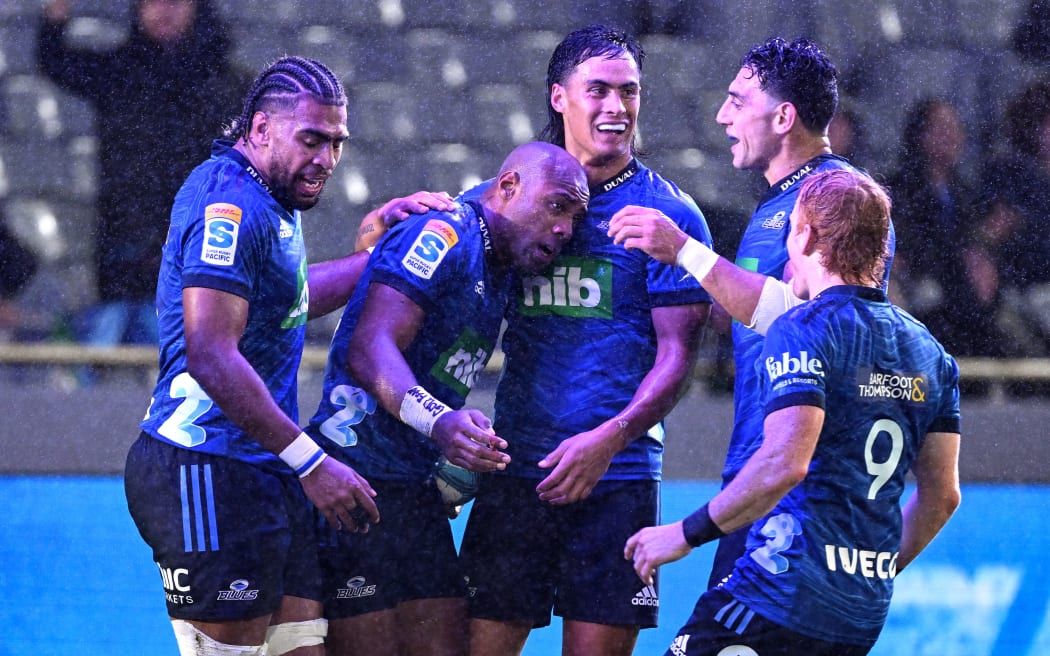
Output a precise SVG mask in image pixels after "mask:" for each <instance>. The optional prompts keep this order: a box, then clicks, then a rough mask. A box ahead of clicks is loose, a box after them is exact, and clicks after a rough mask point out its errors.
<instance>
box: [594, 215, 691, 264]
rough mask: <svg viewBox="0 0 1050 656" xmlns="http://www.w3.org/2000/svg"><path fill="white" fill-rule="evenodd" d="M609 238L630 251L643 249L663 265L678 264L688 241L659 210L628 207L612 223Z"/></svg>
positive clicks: (615, 216) (610, 223)
mask: <svg viewBox="0 0 1050 656" xmlns="http://www.w3.org/2000/svg"><path fill="white" fill-rule="evenodd" d="M608 234H609V236H610V237H612V238H613V242H614V243H617V244H623V247H624V248H626V249H627V250H631V249H634V248H637V249H641V250H643V251H645V252H646V253H648V254H649V255H650V256H651V257H652V258H653V259H655V260H659V261H660V262H663V263H664V264H676V263H677V261H678V251H680V250H682V246H683V245H685V242H686V240H687V239H688V238H689V237H688V235H686V234H685V233H684V232H682V230H681V229H680V228H679V227H678V226H677V225H675V223H674V221H672V220H671V219H669V218H668V217H667V215H665V214H664V213H663V212H661V211H659V210H654V209H651V208H648V207H638V206H637V205H628V206H626V207H624V208H622V209H621V210H620V211H619V212H617V213H616V214H613V217H612V219H611V220H610V221H609V233H608Z"/></svg>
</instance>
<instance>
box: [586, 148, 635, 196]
mask: <svg viewBox="0 0 1050 656" xmlns="http://www.w3.org/2000/svg"><path fill="white" fill-rule="evenodd" d="M640 168H641V166H640V165H639V164H638V160H636V159H635V158H633V157H632V158H631V161H630V162H628V163H627V166H625V167H624V169H623V170H622V171H620V172H619V173H617V174H616V175H614V176H613V177H611V178H609V179H608V180H606V181H605V182H599V183H598V184H596V185H591V200H594V197H595V196H598V195H599V194H604V193H607V192H610V191H612V190H613V189H616V188H617V187H619V186H620V185H622V184H624V183H626V182H627V181H628V180H630V179H631V178H633V177H634V175H635V174H636V173H638V169H640Z"/></svg>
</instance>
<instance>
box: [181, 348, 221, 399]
mask: <svg viewBox="0 0 1050 656" xmlns="http://www.w3.org/2000/svg"><path fill="white" fill-rule="evenodd" d="M223 361H224V360H223V358H222V357H221V356H220V355H219V354H218V353H216V352H215V351H214V350H212V349H200V348H187V349H186V373H188V374H189V375H190V376H191V377H192V378H193V380H195V381H197V383H198V384H199V385H200V386H201V387H202V388H203V389H204V390H205V391H208V390H209V389H211V388H212V387H213V386H214V383H215V381H216V380H217V378H218V376H219V374H220V373H221V371H222V366H223Z"/></svg>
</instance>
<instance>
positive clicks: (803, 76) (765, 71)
mask: <svg viewBox="0 0 1050 656" xmlns="http://www.w3.org/2000/svg"><path fill="white" fill-rule="evenodd" d="M740 66H741V68H747V69H750V70H751V71H752V73H754V74H755V75H757V76H758V82H759V88H761V89H762V91H765V92H766V93H768V94H770V95H771V96H774V97H775V98H777V99H778V100H782V101H786V102H789V103H791V104H792V105H794V106H795V110H796V111H797V112H798V117H799V119H800V120H801V121H802V125H803V126H804V127H805V128H806V129H807V130H809V131H810V132H817V133H822V132H824V131H825V130H827V127H828V124H829V123H831V118H832V116H834V115H835V107H836V106H837V105H838V102H839V91H838V71H837V70H836V69H835V65H834V64H833V63H831V60H830V59H828V56H827V55H826V54H825V53H824V51H823V50H821V49H820V46H818V45H817V44H816V43H814V42H813V41H810V40H809V39H805V38H798V39H795V40H794V41H792V42H791V43H788V42H787V41H786V40H785V39H783V38H781V37H773V38H771V39H769V40H767V41H766V42H765V43H761V44H759V45H757V46H754V47H753V48H751V50H750V51H748V53H747V54H746V55H744V58H743V59H742V60H741V61H740Z"/></svg>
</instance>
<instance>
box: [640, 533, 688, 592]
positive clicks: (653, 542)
mask: <svg viewBox="0 0 1050 656" xmlns="http://www.w3.org/2000/svg"><path fill="white" fill-rule="evenodd" d="M692 550H693V548H692V547H690V546H689V543H688V542H686V541H685V534H684V533H683V532H682V522H675V523H674V524H664V525H662V526H650V527H648V528H643V529H642V530H640V531H638V532H637V533H635V534H634V535H632V536H631V537H629V538H628V539H627V544H626V545H625V546H624V549H623V557H624V558H625V559H627V560H633V561H634V571H635V572H636V573H637V574H638V578H640V579H642V581H643V582H644V583H645V584H646V585H652V584H653V576H654V575H655V574H656V568H657V567H659V566H660V565H663V564H664V563H673V562H674V561H676V560H679V559H681V558H684V557H685V556H687V555H688V554H689V552H690V551H692Z"/></svg>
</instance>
